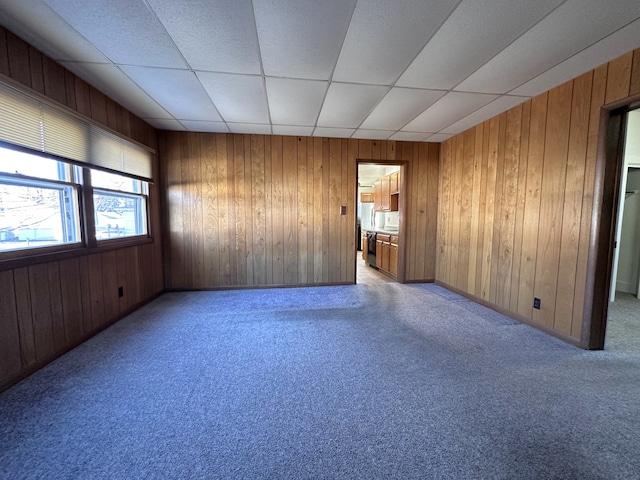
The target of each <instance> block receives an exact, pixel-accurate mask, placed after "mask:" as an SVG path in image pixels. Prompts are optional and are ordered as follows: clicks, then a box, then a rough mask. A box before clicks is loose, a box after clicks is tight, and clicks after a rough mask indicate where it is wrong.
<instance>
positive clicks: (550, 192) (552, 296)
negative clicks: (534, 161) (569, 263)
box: [533, 82, 573, 326]
mask: <svg viewBox="0 0 640 480" xmlns="http://www.w3.org/2000/svg"><path fill="white" fill-rule="evenodd" d="M572 91H573V82H568V83H565V84H564V85H561V86H559V87H556V88H554V89H553V90H551V91H550V92H549V107H548V116H547V133H546V140H545V154H544V164H543V167H542V168H543V171H542V190H541V194H540V197H541V202H540V223H539V229H538V256H537V262H536V281H535V287H534V293H535V295H536V297H538V298H540V299H541V301H542V305H541V308H540V309H539V310H538V309H534V311H533V319H534V320H536V321H538V322H540V323H542V324H545V325H547V326H553V319H554V311H555V300H556V294H557V286H558V261H559V258H560V238H561V233H562V204H560V205H558V199H561V198H562V197H563V195H564V194H563V192H564V187H565V178H566V171H567V151H568V145H569V124H570V120H571V95H572Z"/></svg>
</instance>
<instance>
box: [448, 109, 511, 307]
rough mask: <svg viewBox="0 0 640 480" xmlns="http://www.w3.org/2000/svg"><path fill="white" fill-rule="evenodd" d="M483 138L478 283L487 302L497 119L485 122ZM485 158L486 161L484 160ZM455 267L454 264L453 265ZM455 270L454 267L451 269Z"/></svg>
mask: <svg viewBox="0 0 640 480" xmlns="http://www.w3.org/2000/svg"><path fill="white" fill-rule="evenodd" d="M484 129H485V138H484V141H483V151H482V155H483V162H486V165H487V174H486V181H485V205H484V207H485V217H484V238H483V240H482V278H481V283H480V291H481V298H483V299H485V300H488V299H489V297H490V295H491V294H494V295H495V292H492V291H491V285H492V283H491V275H492V273H493V270H494V265H495V257H494V255H493V252H494V248H493V243H494V216H495V194H496V176H497V171H498V165H497V164H498V137H499V131H500V120H499V117H494V118H492V119H491V120H490V121H487V122H485V127H484ZM485 158H486V160H485ZM454 265H455V264H454ZM453 268H455V266H454V267H453Z"/></svg>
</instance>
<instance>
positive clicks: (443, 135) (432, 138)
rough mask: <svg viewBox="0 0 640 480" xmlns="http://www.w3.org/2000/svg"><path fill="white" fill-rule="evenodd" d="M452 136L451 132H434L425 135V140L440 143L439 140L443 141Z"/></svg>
mask: <svg viewBox="0 0 640 480" xmlns="http://www.w3.org/2000/svg"><path fill="white" fill-rule="evenodd" d="M451 137H453V135H452V134H448V133H435V134H433V135H431V136H429V137H427V138H426V139H425V140H426V141H427V142H431V143H440V142H444V141H445V140H447V139H449V138H451Z"/></svg>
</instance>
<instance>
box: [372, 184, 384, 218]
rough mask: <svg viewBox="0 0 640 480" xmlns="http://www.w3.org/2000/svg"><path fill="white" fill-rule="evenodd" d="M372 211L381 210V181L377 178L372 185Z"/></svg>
mask: <svg viewBox="0 0 640 480" xmlns="http://www.w3.org/2000/svg"><path fill="white" fill-rule="evenodd" d="M373 209H374V210H375V211H376V212H379V211H381V210H382V179H381V178H379V179H377V180H376V181H375V182H374V183H373Z"/></svg>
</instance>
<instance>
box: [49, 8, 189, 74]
mask: <svg viewBox="0 0 640 480" xmlns="http://www.w3.org/2000/svg"><path fill="white" fill-rule="evenodd" d="M45 1H46V3H47V4H48V5H49V6H50V7H51V8H52V9H53V10H54V11H55V12H57V13H58V14H59V15H61V16H62V17H64V18H65V19H66V20H67V22H69V24H70V25H71V26H72V27H73V28H75V29H76V30H77V31H78V32H80V34H81V35H83V36H84V37H85V38H86V39H87V40H89V42H91V43H92V44H93V45H95V46H96V47H97V48H98V49H99V50H100V51H102V53H103V54H104V55H106V56H107V57H108V58H109V59H110V60H111V61H112V62H114V63H118V64H125V65H146V66H157V67H173V68H181V67H185V66H186V65H185V62H184V59H183V58H182V56H181V55H180V52H179V51H178V49H177V48H176V46H175V44H174V43H173V40H171V37H170V36H169V34H168V33H167V31H166V30H165V28H164V27H163V26H162V24H161V23H160V21H159V20H158V17H157V16H156V15H155V13H154V12H153V11H151V10H150V9H149V7H148V6H147V5H146V3H145V2H140V1H135V2H133V1H131V0H94V1H90V2H89V1H84V0H45Z"/></svg>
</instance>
